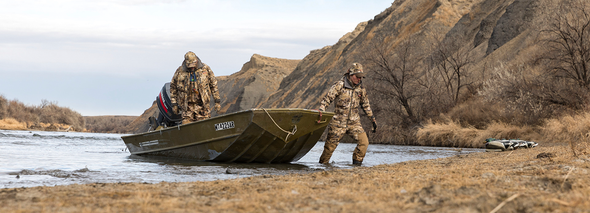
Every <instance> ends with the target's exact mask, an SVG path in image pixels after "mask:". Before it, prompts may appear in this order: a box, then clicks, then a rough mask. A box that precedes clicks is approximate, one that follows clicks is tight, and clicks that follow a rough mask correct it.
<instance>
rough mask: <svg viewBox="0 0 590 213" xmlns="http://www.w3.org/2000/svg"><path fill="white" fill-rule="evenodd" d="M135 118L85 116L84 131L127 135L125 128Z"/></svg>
mask: <svg viewBox="0 0 590 213" xmlns="http://www.w3.org/2000/svg"><path fill="white" fill-rule="evenodd" d="M136 118H137V116H86V117H84V119H85V120H86V129H87V130H88V131H90V132H107V133H127V132H128V131H127V126H128V125H129V124H130V123H131V122H133V121H134V120H135V119H136Z"/></svg>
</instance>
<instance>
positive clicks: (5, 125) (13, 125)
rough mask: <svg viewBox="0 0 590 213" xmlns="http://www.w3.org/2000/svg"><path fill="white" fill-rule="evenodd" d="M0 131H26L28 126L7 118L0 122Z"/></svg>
mask: <svg viewBox="0 0 590 213" xmlns="http://www.w3.org/2000/svg"><path fill="white" fill-rule="evenodd" d="M0 129H7V130H26V129H27V124H26V123H21V122H18V121H17V120H16V119H14V118H5V119H2V120H0Z"/></svg>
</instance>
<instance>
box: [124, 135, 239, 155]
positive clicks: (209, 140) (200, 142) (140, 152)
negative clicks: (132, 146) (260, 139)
mask: <svg viewBox="0 0 590 213" xmlns="http://www.w3.org/2000/svg"><path fill="white" fill-rule="evenodd" d="M240 135H242V133H237V134H232V135H226V136H222V137H217V138H211V139H207V140H203V141H197V142H193V143H190V144H184V145H180V146H174V147H167V148H159V149H150V150H149V151H139V152H133V153H131V154H134V155H139V154H147V153H152V152H160V151H166V150H172V149H180V148H184V147H189V146H195V145H200V144H205V143H212V142H215V141H218V140H224V139H229V138H235V137H239V136H240Z"/></svg>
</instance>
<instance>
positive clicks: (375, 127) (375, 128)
mask: <svg viewBox="0 0 590 213" xmlns="http://www.w3.org/2000/svg"><path fill="white" fill-rule="evenodd" d="M371 122H372V123H373V130H372V131H373V133H375V132H376V131H377V121H375V120H373V121H371Z"/></svg>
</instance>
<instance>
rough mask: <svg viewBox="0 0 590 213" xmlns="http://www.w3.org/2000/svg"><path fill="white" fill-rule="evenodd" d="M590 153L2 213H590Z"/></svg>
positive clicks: (418, 166) (187, 188)
mask: <svg viewBox="0 0 590 213" xmlns="http://www.w3.org/2000/svg"><path fill="white" fill-rule="evenodd" d="M589 170H590V155H588V154H587V153H584V155H582V156H578V157H573V154H572V152H571V151H570V150H569V147H568V146H542V145H540V146H539V147H536V148H532V149H518V150H514V151H505V152H484V153H471V154H461V153H460V152H458V155H456V156H454V157H449V158H441V159H433V160H421V161H410V162H403V163H397V164H391V165H380V166H375V167H356V168H353V169H334V170H327V171H319V172H315V173H310V174H288V175H262V176H256V177H248V178H239V179H232V180H219V181H209V182H185V183H168V182H163V183H158V184H144V183H94V184H85V185H78V184H74V185H66V186H54V187H32V188H10V189H0V212H590V199H588V198H589V197H590V187H589V185H590V175H589V174H588V172H589Z"/></svg>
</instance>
